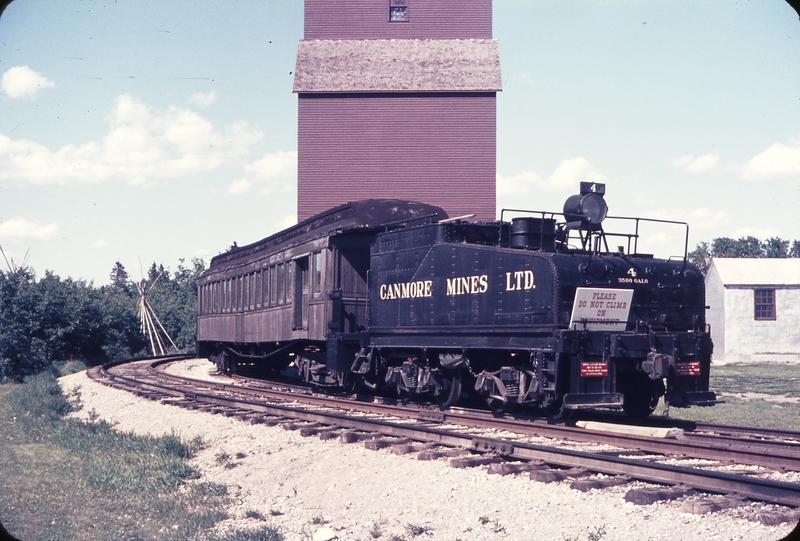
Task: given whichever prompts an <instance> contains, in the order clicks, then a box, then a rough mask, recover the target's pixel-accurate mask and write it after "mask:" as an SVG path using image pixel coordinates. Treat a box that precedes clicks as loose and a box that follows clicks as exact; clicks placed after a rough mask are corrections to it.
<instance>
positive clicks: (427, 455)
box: [417, 449, 470, 460]
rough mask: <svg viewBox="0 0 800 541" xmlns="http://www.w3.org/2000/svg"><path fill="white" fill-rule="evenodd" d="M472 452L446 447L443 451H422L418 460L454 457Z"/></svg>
mask: <svg viewBox="0 0 800 541" xmlns="http://www.w3.org/2000/svg"><path fill="white" fill-rule="evenodd" d="M467 454H470V452H469V451H467V450H466V449H445V450H441V451H435V450H431V451H422V452H421V453H420V454H419V455H417V460H439V459H440V458H452V457H457V456H464V455H467Z"/></svg>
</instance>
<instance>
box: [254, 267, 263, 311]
mask: <svg viewBox="0 0 800 541" xmlns="http://www.w3.org/2000/svg"><path fill="white" fill-rule="evenodd" d="M255 277H256V295H255V300H254V301H253V306H254V307H255V308H261V295H262V293H261V289H262V286H261V271H260V270H259V271H256V273H255Z"/></svg>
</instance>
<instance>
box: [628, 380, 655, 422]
mask: <svg viewBox="0 0 800 541" xmlns="http://www.w3.org/2000/svg"><path fill="white" fill-rule="evenodd" d="M660 398H661V396H660V395H659V394H658V393H657V392H649V389H648V388H647V387H645V388H644V389H643V390H641V391H638V392H633V393H625V395H624V396H623V397H622V411H624V412H625V413H626V414H627V415H628V417H633V418H634V419H644V418H645V417H647V416H649V415H651V414H652V413H653V412H654V411H655V410H656V406H658V400H659V399H660Z"/></svg>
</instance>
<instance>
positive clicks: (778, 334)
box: [706, 258, 800, 363]
mask: <svg viewBox="0 0 800 541" xmlns="http://www.w3.org/2000/svg"><path fill="white" fill-rule="evenodd" d="M706 304H707V305H708V306H710V308H709V310H708V311H707V312H706V321H707V322H708V323H709V325H710V326H711V339H712V340H713V341H714V357H713V359H714V362H720V363H731V362H762V361H784V362H785V361H793V362H800V258H789V259H733V258H714V259H713V261H712V262H711V266H710V267H709V269H708V273H706Z"/></svg>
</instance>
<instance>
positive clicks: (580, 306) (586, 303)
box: [569, 287, 633, 331]
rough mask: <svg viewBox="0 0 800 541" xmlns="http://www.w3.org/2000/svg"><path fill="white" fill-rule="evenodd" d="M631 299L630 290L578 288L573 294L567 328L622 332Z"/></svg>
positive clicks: (626, 321) (629, 309)
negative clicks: (573, 302)
mask: <svg viewBox="0 0 800 541" xmlns="http://www.w3.org/2000/svg"><path fill="white" fill-rule="evenodd" d="M632 298H633V290H632V289H601V288H594V287H579V288H578V290H577V291H576V292H575V304H573V305H572V318H570V321H569V327H570V329H578V330H584V329H585V330H587V331H624V330H625V326H626V325H627V323H628V314H629V313H630V311H631V299H632Z"/></svg>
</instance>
